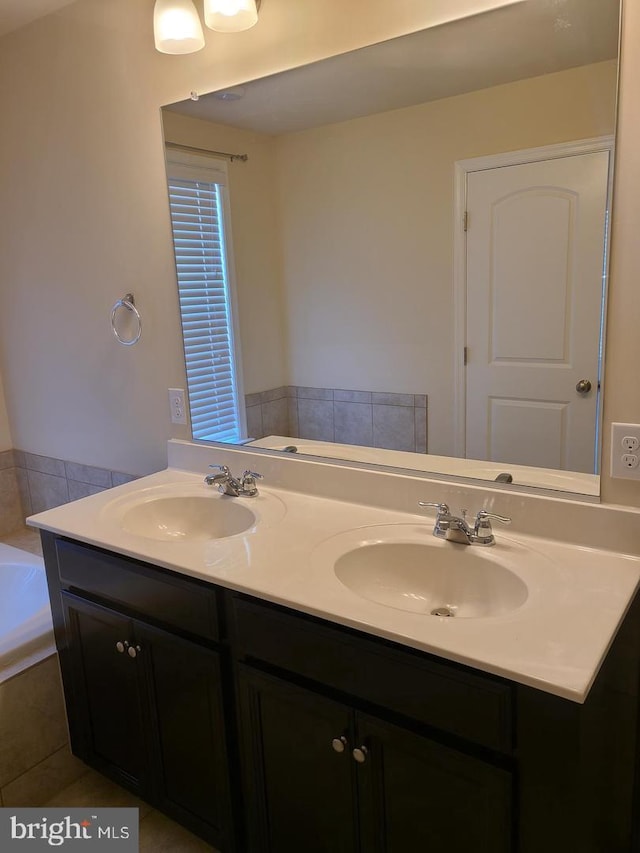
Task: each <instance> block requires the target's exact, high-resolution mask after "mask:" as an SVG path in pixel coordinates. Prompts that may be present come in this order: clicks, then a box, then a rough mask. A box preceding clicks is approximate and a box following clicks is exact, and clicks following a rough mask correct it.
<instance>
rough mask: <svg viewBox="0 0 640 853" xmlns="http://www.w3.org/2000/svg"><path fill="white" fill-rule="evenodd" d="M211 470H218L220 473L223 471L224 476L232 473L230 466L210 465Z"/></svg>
mask: <svg viewBox="0 0 640 853" xmlns="http://www.w3.org/2000/svg"><path fill="white" fill-rule="evenodd" d="M209 468H217V469H218V471H222V473H223V474H230V473H231V469H230V468H229V466H228V465H209Z"/></svg>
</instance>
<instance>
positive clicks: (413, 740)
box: [32, 449, 640, 853]
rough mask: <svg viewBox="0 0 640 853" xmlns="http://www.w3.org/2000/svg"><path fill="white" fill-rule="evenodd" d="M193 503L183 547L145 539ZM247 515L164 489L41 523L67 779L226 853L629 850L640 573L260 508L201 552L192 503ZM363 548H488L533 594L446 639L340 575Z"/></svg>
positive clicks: (167, 478)
mask: <svg viewBox="0 0 640 853" xmlns="http://www.w3.org/2000/svg"><path fill="white" fill-rule="evenodd" d="M204 450H207V449H204ZM207 453H208V454H209V456H208V457H207V458H209V457H210V456H211V450H210V449H208V450H207ZM219 456H220V454H218V458H219ZM230 464H231V463H230ZM278 464H279V465H280V466H281V467H282V466H285V467H288V466H287V463H286V462H280V463H278ZM292 464H294V465H302V466H304V465H307V466H309V465H313V464H314V463H308V462H307V463H304V462H293V460H292ZM319 464H321V463H319ZM233 467H234V468H235V467H236V465H235V462H234V463H233ZM254 467H255V466H254ZM205 469H206V466H205ZM283 470H284V469H283ZM306 470H307V472H308V471H309V470H311V469H309V468H308V467H307V468H306ZM314 470H317V471H318V478H320V479H321V478H322V473H321V469H319V468H318V469H314ZM370 473H371V472H367V473H366V475H365V476H369V475H370ZM373 476H375V475H373ZM378 476H382V477H385V478H388V477H389V475H387V474H383V475H378ZM392 476H396V477H397V485H402V483H404V484H405V485H406V486H407V488H410V487H411V486H410V483H409V479H410V478H402V477H401V476H400V475H392ZM401 481H402V482H401ZM385 482H387V481H385ZM431 487H432V488H436V489H438V490H439V491H438V494H442V492H443V491H446V487H445V486H443V485H442V484H437V483H436V484H431ZM419 488H421V489H423V490H424V489H425V483H424V481H423V482H422V483H421V484H420V485H419ZM432 494H435V493H433V492H430V493H429V494H427V495H424V491H423V495H424V496H425V497H431V495H432ZM444 496H445V497H446V495H444ZM471 497H475V496H474V495H473V494H471ZM185 500H191V501H192V503H191V505H190V512H189V519H191V522H192V527H191V528H190V532H189V533H188V535H187V536H186V538H183V541H181V542H176V541H170V540H169V539H168V538H167V536H168V534H167V524H165V525H164V528H163V530H164V532H163V533H160V532H157V533H156V535H155V538H154V537H153V535H152V526H153V525H154V524H155V523H156V522H157V518H156V516H154V513H158V512H160V513H170V514H171V517H172V518H175V517H176V513H177V512H178V507H179V506H181V505H182V504H183V502H184V501H185ZM239 500H241V499H238V498H223V497H222V496H220V495H218V494H217V493H216V492H215V490H213V489H210V488H208V487H206V486H204V484H203V483H202V476H201V475H198V474H196V473H195V471H193V472H189V473H187V472H185V471H178V470H172V469H168V471H165V472H161V473H160V474H158V475H153V476H152V477H149V478H145V479H144V480H141V481H137V482H136V483H131V484H127V485H126V486H123V487H120V488H118V489H116V490H113V491H111V492H107V493H102V494H100V495H95V496H93V497H90V498H87V499H84V500H82V501H79V502H76V503H75V504H69V505H66V506H64V507H59V508H58V509H54V510H50V511H48V512H46V513H42V514H40V515H39V516H37V517H35V518H34V519H33V520H32V523H34V524H36V525H37V526H39V527H40V528H41V533H42V539H43V544H44V556H45V562H46V566H47V574H48V582H49V589H50V595H51V603H52V609H53V613H54V624H55V631H56V639H57V644H58V650H59V654H60V662H61V668H62V675H63V681H64V688H65V695H66V701H67V711H68V716H69V727H70V733H71V742H72V748H73V751H74V753H75V754H76V755H78V756H79V757H81V758H82V759H83V760H84V761H86V762H87V763H88V764H89V765H91V766H92V767H95V768H96V769H97V770H99V771H101V772H103V773H105V774H106V775H108V776H110V777H111V778H113V779H115V780H116V781H117V782H119V783H120V784H121V785H123V786H124V787H126V788H128V789H130V790H132V791H133V792H135V793H137V794H139V795H140V796H141V797H143V798H144V799H146V800H147V801H148V802H150V803H151V804H153V805H154V806H155V807H156V808H158V809H160V810H161V811H163V812H165V813H166V814H168V815H170V816H171V817H173V818H174V819H176V820H178V821H179V822H181V823H183V824H184V825H185V826H187V827H189V828H190V829H192V830H193V831H195V832H196V833H198V834H199V835H201V836H202V837H203V838H205V839H207V840H208V841H210V842H211V843H212V844H213V845H214V846H215V847H217V848H219V849H220V850H221V851H252V853H253V851H260V853H262V851H264V853H267V851H269V853H288V851H292V853H293V851H299V850H302V849H304V850H305V851H318V853H320V851H323V853H329V851H331V853H334V851H335V853H338V852H339V851H350V853H351V851H360V853H374V851H376V853H377V851H380V853H382V851H406V852H407V853H414V851H417V850H427V849H430V848H431V847H432V846H433V847H435V846H436V845H438V846H446V848H447V849H448V850H451V851H456V852H457V851H461V852H462V851H465V853H468V851H469V850H482V851H491V853H541V851H545V853H556V851H557V853H560V851H562V853H566V851H567V850H579V851H580V853H597V852H598V853H605V851H606V853H618V851H619V853H622V851H625V853H626V851H631V850H635V849H637V848H636V847H635V846H634V845H635V844H637V838H636V835H635V829H634V825H635V818H634V813H635V788H636V786H635V765H636V758H635V756H636V719H637V686H638V671H639V669H638V659H639V650H640V602H639V601H638V600H637V598H636V590H637V587H638V581H639V580H640V562H639V561H638V558H636V557H630V556H623V555H620V554H615V553H612V552H609V551H605V550H601V551H598V550H595V549H592V548H584V549H578V548H575V547H571V546H563V545H562V544H561V543H549V542H545V541H544V540H534V539H533V537H529V536H528V534H526V533H523V534H520V533H516V534H514V535H513V536H510V537H507V536H504V535H502V531H501V530H498V531H496V538H497V539H498V544H497V545H496V546H495V547H494V548H488V549H480V548H469V547H466V546H455V545H451V544H450V543H446V542H438V543H435V546H432V544H431V539H433V537H431V530H432V529H433V523H432V519H429V518H421V517H418V516H417V515H414V516H411V515H408V514H407V513H404V512H398V511H396V510H389V509H385V508H381V507H380V506H374V505H368V506H367V505H364V504H358V503H355V502H354V503H346V502H345V501H343V500H335V499H327V498H323V497H318V496H313V495H304V494H300V493H299V492H296V491H288V490H287V489H286V488H272V487H270V486H265V488H264V489H261V494H260V495H259V496H258V498H256V499H255V503H252V500H253V499H252V500H245V501H243V502H242V503H241V504H240V505H241V506H242V511H247V510H248V511H249V512H250V513H252V514H253V515H254V516H255V523H254V524H253V525H252V526H251V527H250V528H248V529H245V530H244V531H242V532H231V533H229V534H228V535H225V534H224V532H220V529H219V530H218V535H217V536H216V537H213V536H211V535H208V534H207V533H206V532H205V531H204V528H203V527H202V526H201V525H205V527H206V524H207V523H208V522H207V521H206V517H205V516H201V518H202V519H204V520H203V521H202V522H200V521H198V520H197V519H198V507H200V503H198V502H197V501H200V502H201V501H206V502H207V503H206V508H207V510H210V512H211V514H212V517H214V516H215V515H216V513H217V512H218V510H220V517H223V516H224V517H225V519H226V520H225V523H230V522H229V519H230V518H231V517H232V516H234V515H235V511H227V510H226V509H225V510H222V509H221V508H222V507H225V506H237V505H238V501H239ZM518 500H519V499H518ZM163 501H171V503H170V504H167V503H161V502H163ZM193 501H196V503H193ZM176 502H177V503H176ZM597 509H598V508H594V507H590V508H589V509H588V511H589V512H593V511H597ZM228 513H229V518H227V517H226V516H227V514H228ZM154 518H155V519H156V520H154ZM179 526H180V527H181V529H183V530H184V529H185V524H183V523H180V525H179ZM116 530H119V531H120V533H119V535H116V533H115V531H116ZM158 530H159V528H158ZM355 531H359V532H358V536H359V539H358V542H359V547H363V546H364V544H365V543H366V544H367V545H369V546H370V545H371V544H372V543H378V544H379V543H380V542H382V541H385V540H386V539H388V540H389V541H391V540H390V539H389V537H390V536H391V532H390V531H395V534H394V535H395V536H396V537H397V538H398V539H403V540H406V541H409V540H413V541H415V542H416V543H417V542H420V543H421V547H424V548H432V547H435V548H436V550H433V551H430V552H429V553H431V554H432V555H433V558H434V560H435V561H437V560H438V559H440V557H439V556H438V553H439V550H441V549H447V550H445V551H443V553H444V554H446V555H448V554H449V553H450V551H449V550H448V549H452V548H453V549H454V551H453V553H459V555H460V559H463V560H464V559H466V558H467V555H468V554H469V552H471V551H474V552H476V551H480V550H482V551H483V552H486V554H487V556H486V558H484V557H483V558H482V559H487V560H489V561H490V562H491V563H492V565H503V566H507V565H511V566H512V568H513V569H514V571H515V572H516V573H517V574H518V576H519V578H520V580H521V581H522V583H524V584H525V585H526V588H527V590H528V595H527V596H526V600H525V601H524V602H520V603H513V602H512V604H511V605H510V606H505V607H504V608H503V609H502V610H501V611H500V612H499V613H494V612H492V611H491V608H490V609H489V610H488V611H487V612H486V614H485V615H483V614H482V613H481V612H479V611H478V612H475V614H474V615H472V616H470V617H469V618H465V617H464V615H463V609H462V606H461V609H460V612H459V614H458V616H457V617H456V618H453V619H451V618H444V617H437V616H435V617H434V616H431V615H429V613H428V612H426V613H425V612H419V611H418V610H417V609H416V610H414V612H411V611H410V610H400V609H398V608H397V607H389V606H386V605H384V604H381V603H378V602H375V601H372V600H370V599H368V598H366V597H363V596H362V595H357V594H356V593H355V592H354V591H353V590H352V589H349V588H348V587H347V586H345V585H344V583H341V582H340V580H338V579H337V578H336V573H335V570H334V562H333V560H334V558H333V556H332V555H334V554H338V553H344V551H345V548H347V549H348V548H352V546H353V543H354V542H355V541H356V539H354V538H353V537H354V535H355ZM163 537H164V538H163ZM427 537H429V538H427ZM356 538H357V537H356ZM456 548H458V549H460V548H464V552H462V551H458V552H456V550H455V549H456ZM571 555H573V557H572V556H571ZM446 559H449V558H448V556H447V557H446ZM527 561H529V562H527ZM397 568H398V569H400V568H401V565H400V562H399V563H398V565H397ZM567 591H570V596H569V598H567V597H566V595H567V594H568V593H567ZM408 597H409V598H411V596H410V595H409V596H408ZM416 597H417V596H416ZM476 597H477V596H476ZM547 597H549V598H550V599H552V600H550V601H548V602H547V601H546V599H547ZM462 598H464V594H462ZM554 607H557V608H558V609H557V610H554ZM558 613H563V614H564V624H557V622H558V621H559V620H557V619H556V617H557V614H558ZM545 620H547V621H546V622H545ZM536 634H537V636H536ZM572 643H575V647H574V648H573V649H572Z"/></svg>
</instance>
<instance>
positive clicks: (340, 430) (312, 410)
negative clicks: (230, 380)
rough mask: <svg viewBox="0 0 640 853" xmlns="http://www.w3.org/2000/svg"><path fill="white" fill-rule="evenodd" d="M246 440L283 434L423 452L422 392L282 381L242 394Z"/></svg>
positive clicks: (424, 402) (424, 415)
mask: <svg viewBox="0 0 640 853" xmlns="http://www.w3.org/2000/svg"><path fill="white" fill-rule="evenodd" d="M245 406H246V412H247V430H248V433H249V435H250V436H251V438H264V437H265V436H267V435H283V436H291V437H292V438H303V439H304V438H306V439H309V440H315V441H335V442H338V443H339V444H358V445H364V446H366V447H380V448H384V449H386V450H408V451H411V452H414V453H426V452H427V395H426V394H397V393H390V392H389V393H387V392H380V391H345V390H342V389H338V388H306V387H302V386H297V385H287V386H283V387H281V388H273V389H271V390H269V391H262V392H260V393H257V394H247V395H246V397H245Z"/></svg>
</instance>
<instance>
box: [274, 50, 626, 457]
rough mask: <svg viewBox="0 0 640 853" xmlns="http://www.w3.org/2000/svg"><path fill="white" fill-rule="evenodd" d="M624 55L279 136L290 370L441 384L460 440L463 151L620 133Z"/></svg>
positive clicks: (437, 405)
mask: <svg viewBox="0 0 640 853" xmlns="http://www.w3.org/2000/svg"><path fill="white" fill-rule="evenodd" d="M616 74H617V68H616V63H615V62H606V63H599V64H597V65H593V66H587V67H583V68H577V69H572V70H570V71H564V72H561V73H557V74H549V75H547V76H544V77H537V78H534V79H530V80H525V81H521V82H517V83H510V84H508V85H503V86H496V87H493V88H490V89H484V90H482V91H479V92H473V93H471V94H467V95H462V96H458V97H455V98H447V99H443V100H440V101H435V102H433V103H429V104H423V105H420V106H416V107H410V108H407V109H401V110H394V111H392V112H387V113H380V114H377V115H373V116H369V117H366V118H359V119H356V120H353V121H348V122H342V123H340V124H334V125H329V126H326V127H321V128H318V129H314V130H309V131H305V132H303V133H296V134H289V135H285V136H281V137H278V140H277V142H278V146H277V152H278V165H279V180H278V187H279V190H280V207H281V211H280V220H281V222H282V239H283V244H284V248H283V268H284V276H285V289H286V295H287V299H286V305H287V310H288V321H287V326H288V329H289V358H290V364H291V373H290V378H289V384H293V385H303V386H305V385H307V386H320V387H328V388H349V389H361V390H365V389H366V390H372V391H398V392H400V393H414V394H424V393H426V394H428V395H429V452H430V453H436V454H443V455H451V454H453V453H454V421H453V416H454V411H453V407H454V377H453V365H454V348H453V344H454V341H453V337H454V336H453V329H454V313H453V312H454V304H453V223H454V211H453V186H454V164H455V162H456V161H457V160H463V159H467V158H471V157H479V156H483V155H486V154H498V153H501V152H505V151H514V150H518V149H522V148H534V147H538V146H542V145H550V144H554V143H559V142H567V141H571V140H577V139H586V138H590V137H595V136H602V135H606V134H611V133H613V131H614V126H615V89H616Z"/></svg>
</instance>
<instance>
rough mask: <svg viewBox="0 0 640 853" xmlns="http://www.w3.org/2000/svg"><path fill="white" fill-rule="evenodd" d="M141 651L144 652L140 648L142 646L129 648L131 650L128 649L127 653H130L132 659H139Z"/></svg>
mask: <svg viewBox="0 0 640 853" xmlns="http://www.w3.org/2000/svg"><path fill="white" fill-rule="evenodd" d="M141 651H142V649H141V648H140V646H129V648H128V649H127V653H128V655H129V657H130V658H136V657H138V654H139V653H140V652H141Z"/></svg>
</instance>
